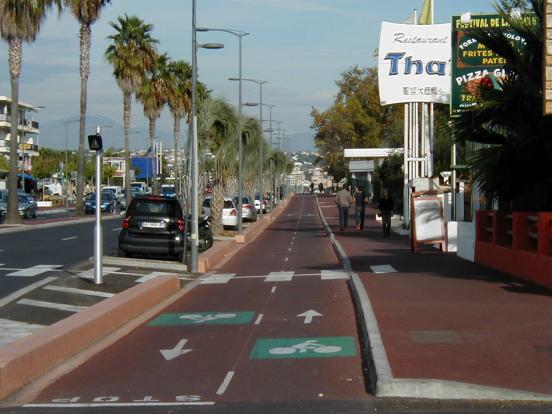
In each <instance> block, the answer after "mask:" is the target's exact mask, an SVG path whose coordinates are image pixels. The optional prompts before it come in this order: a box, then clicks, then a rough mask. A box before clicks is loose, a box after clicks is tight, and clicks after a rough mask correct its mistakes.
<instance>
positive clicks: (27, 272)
mask: <svg viewBox="0 0 552 414" xmlns="http://www.w3.org/2000/svg"><path fill="white" fill-rule="evenodd" d="M60 267H63V265H37V266H32V267H28V268H27V269H21V270H19V271H17V272H12V273H8V274H7V275H6V276H18V277H32V276H38V275H40V274H42V273H46V272H51V271H52V270H56V269H57V268H60Z"/></svg>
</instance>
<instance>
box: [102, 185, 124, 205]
mask: <svg viewBox="0 0 552 414" xmlns="http://www.w3.org/2000/svg"><path fill="white" fill-rule="evenodd" d="M102 191H112V192H113V194H114V195H115V199H116V200H117V202H120V201H121V199H122V198H123V189H122V188H121V187H120V186H118V185H110V186H105V187H103V188H102Z"/></svg>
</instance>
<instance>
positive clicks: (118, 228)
mask: <svg viewBox="0 0 552 414" xmlns="http://www.w3.org/2000/svg"><path fill="white" fill-rule="evenodd" d="M119 230H121V228H120V227H117V228H116V229H113V230H111V231H119Z"/></svg>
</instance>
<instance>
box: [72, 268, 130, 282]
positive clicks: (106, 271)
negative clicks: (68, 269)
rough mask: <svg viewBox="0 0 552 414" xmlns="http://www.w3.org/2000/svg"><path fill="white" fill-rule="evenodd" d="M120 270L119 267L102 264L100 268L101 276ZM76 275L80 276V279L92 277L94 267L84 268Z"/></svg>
mask: <svg viewBox="0 0 552 414" xmlns="http://www.w3.org/2000/svg"><path fill="white" fill-rule="evenodd" d="M119 270H121V268H120V267H107V266H104V267H103V269H102V276H106V275H109V274H111V273H115V272H118V271H119ZM77 277H80V278H82V279H94V268H92V269H89V270H85V271H84V272H80V273H79V274H78V275H77Z"/></svg>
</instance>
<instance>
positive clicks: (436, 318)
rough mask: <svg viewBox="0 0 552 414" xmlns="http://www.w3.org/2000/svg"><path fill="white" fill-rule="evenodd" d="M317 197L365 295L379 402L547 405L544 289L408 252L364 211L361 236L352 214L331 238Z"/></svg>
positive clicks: (548, 321)
mask: <svg viewBox="0 0 552 414" xmlns="http://www.w3.org/2000/svg"><path fill="white" fill-rule="evenodd" d="M318 200H319V206H320V212H321V215H322V216H323V217H324V218H325V220H326V222H327V224H328V225H329V228H330V231H331V232H333V234H334V236H335V240H336V245H337V246H341V253H339V251H340V249H339V247H337V249H336V250H338V253H339V255H340V256H342V257H341V259H342V262H343V261H345V262H347V258H348V259H349V260H350V264H351V267H352V271H353V272H354V273H356V274H357V275H358V276H359V280H360V283H359V286H360V290H363V288H364V289H365V291H366V293H367V298H369V300H366V302H367V303H366V305H367V306H366V309H368V312H367V313H368V314H367V315H365V318H366V321H367V325H368V331H369V338H370V341H371V348H372V354H373V355H372V356H373V359H374V362H375V366H376V371H377V377H378V381H377V390H378V392H377V394H378V395H379V396H403V397H419V398H426V397H433V398H468V399H500V400H510V399H511V400H552V375H550V372H551V370H552V328H551V326H552V291H550V290H545V289H542V288H540V287H538V286H532V285H527V284H524V283H522V282H519V281H516V280H514V279H512V278H509V277H507V276H505V275H503V274H500V273H498V272H495V271H493V270H490V269H487V268H484V267H482V266H480V265H477V264H474V263H471V262H468V261H465V260H463V259H461V258H459V257H457V256H456V255H455V254H454V253H440V252H438V251H437V250H435V249H433V248H432V247H430V246H428V247H427V248H423V249H422V250H421V251H420V252H419V253H418V254H412V253H411V252H410V243H409V239H408V236H399V235H398V234H396V233H393V234H392V236H391V237H390V238H389V239H383V237H382V231H381V224H380V223H379V222H376V220H375V211H374V210H373V209H372V208H369V209H368V210H367V217H366V222H365V228H364V230H363V231H357V230H356V229H355V226H354V208H353V209H351V211H350V218H349V227H348V229H346V230H345V231H339V225H338V217H337V214H336V211H335V204H334V200H333V198H330V197H320V198H319V199H318ZM360 293H362V292H360ZM371 321H372V322H371ZM380 345H381V346H380Z"/></svg>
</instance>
